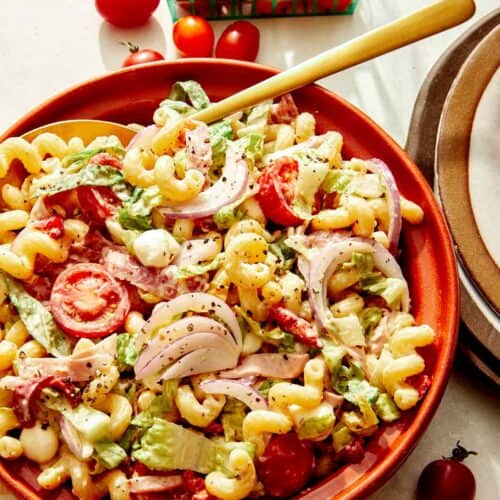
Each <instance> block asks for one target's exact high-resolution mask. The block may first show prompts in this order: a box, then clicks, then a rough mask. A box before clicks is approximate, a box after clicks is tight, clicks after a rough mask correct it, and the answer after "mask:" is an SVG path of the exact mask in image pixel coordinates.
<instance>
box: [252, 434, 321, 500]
mask: <svg viewBox="0 0 500 500" xmlns="http://www.w3.org/2000/svg"><path fill="white" fill-rule="evenodd" d="M256 465H257V473H258V476H259V479H260V480H261V482H262V484H263V485H264V488H265V490H266V493H268V494H269V495H271V496H273V497H281V498H285V497H290V496H292V495H293V494H294V493H297V492H298V491H299V490H301V489H302V488H303V487H304V486H305V485H306V484H307V482H308V481H309V479H310V478H311V476H312V473H313V469H314V453H313V449H312V444H311V441H307V440H300V439H299V437H298V436H297V434H295V432H290V433H288V434H283V435H275V436H273V437H272V438H271V441H270V442H269V444H268V445H267V447H266V450H265V451H264V454H263V455H262V456H261V457H260V458H258V459H257V463H256Z"/></svg>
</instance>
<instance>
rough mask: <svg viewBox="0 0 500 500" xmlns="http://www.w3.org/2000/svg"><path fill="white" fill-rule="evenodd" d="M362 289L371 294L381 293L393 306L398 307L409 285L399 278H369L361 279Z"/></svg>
mask: <svg viewBox="0 0 500 500" xmlns="http://www.w3.org/2000/svg"><path fill="white" fill-rule="evenodd" d="M360 285H361V289H362V290H363V291H365V292H368V293H369V294H371V295H380V297H382V298H383V299H384V300H385V301H386V302H387V305H388V306H389V307H391V308H397V307H398V306H399V303H400V301H401V297H402V295H403V293H404V292H405V291H406V288H407V285H406V283H405V281H404V280H402V279H399V278H384V277H382V276H380V277H378V278H374V277H373V278H372V277H370V278H368V279H362V280H360Z"/></svg>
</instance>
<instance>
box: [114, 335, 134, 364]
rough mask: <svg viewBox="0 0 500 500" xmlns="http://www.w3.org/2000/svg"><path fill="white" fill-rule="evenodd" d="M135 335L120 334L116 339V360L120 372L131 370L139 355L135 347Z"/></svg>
mask: <svg viewBox="0 0 500 500" xmlns="http://www.w3.org/2000/svg"><path fill="white" fill-rule="evenodd" d="M135 339H136V335H134V334H131V333H121V334H120V335H118V337H117V338H116V359H117V361H118V367H119V369H120V371H125V370H127V369H130V368H133V366H134V365H135V363H136V361H137V358H138V357H139V353H138V352H137V349H136V347H135Z"/></svg>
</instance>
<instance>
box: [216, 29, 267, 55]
mask: <svg viewBox="0 0 500 500" xmlns="http://www.w3.org/2000/svg"><path fill="white" fill-rule="evenodd" d="M259 39H260V33H259V30H258V29H257V27H256V26H255V25H253V24H252V23H249V22H248V21H236V22H235V23H232V24H230V25H229V26H228V27H227V28H226V29H225V30H224V31H223V32H222V35H221V36H220V38H219V41H218V42H217V46H216V47H215V56H216V57H222V58H224V59H240V60H242V61H255V59H257V54H258V52H259Z"/></svg>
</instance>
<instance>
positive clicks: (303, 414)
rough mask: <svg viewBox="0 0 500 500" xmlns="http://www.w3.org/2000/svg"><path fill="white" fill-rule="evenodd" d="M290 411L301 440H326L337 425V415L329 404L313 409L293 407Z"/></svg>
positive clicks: (322, 404)
mask: <svg viewBox="0 0 500 500" xmlns="http://www.w3.org/2000/svg"><path fill="white" fill-rule="evenodd" d="M289 411H290V414H291V416H292V419H293V421H294V424H295V428H296V429H297V433H298V435H299V438H300V439H318V438H324V437H325V436H326V435H328V434H329V433H330V432H331V431H332V429H333V425H334V424H335V414H334V412H333V408H332V406H331V405H329V404H328V403H321V404H320V405H319V406H318V407H317V408H313V409H307V408H302V407H300V406H298V405H291V406H290V407H289Z"/></svg>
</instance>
